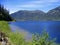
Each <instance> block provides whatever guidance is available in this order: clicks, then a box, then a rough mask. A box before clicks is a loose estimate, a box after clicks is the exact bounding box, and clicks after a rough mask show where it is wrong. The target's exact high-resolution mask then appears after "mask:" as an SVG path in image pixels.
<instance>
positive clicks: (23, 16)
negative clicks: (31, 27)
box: [11, 6, 60, 21]
mask: <svg viewBox="0 0 60 45" xmlns="http://www.w3.org/2000/svg"><path fill="white" fill-rule="evenodd" d="M59 12H60V6H58V7H56V8H54V9H51V10H49V11H48V12H47V13H45V12H43V11H41V10H33V11H31V10H19V11H17V12H15V13H12V14H11V16H12V17H13V18H14V19H15V20H18V21H22V20H24V21H25V20H60V14H59Z"/></svg>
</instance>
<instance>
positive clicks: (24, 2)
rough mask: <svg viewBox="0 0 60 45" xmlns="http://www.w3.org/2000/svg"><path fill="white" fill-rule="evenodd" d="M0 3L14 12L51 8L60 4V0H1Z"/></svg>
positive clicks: (47, 9) (46, 10)
mask: <svg viewBox="0 0 60 45" xmlns="http://www.w3.org/2000/svg"><path fill="white" fill-rule="evenodd" d="M0 3H1V4H2V5H4V7H5V8H6V9H7V10H9V11H10V13H14V12H16V11H19V10H42V11H44V12H48V11H49V10H51V9H53V8H56V7H58V6H60V0H0Z"/></svg>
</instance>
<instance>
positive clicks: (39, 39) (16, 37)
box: [0, 21, 59, 45]
mask: <svg viewBox="0 0 60 45" xmlns="http://www.w3.org/2000/svg"><path fill="white" fill-rule="evenodd" d="M0 31H2V32H4V33H5V34H6V35H7V36H8V37H9V39H10V40H11V43H12V44H14V45H59V44H57V43H56V42H55V41H54V39H53V40H50V39H49V35H48V33H47V32H45V31H44V32H42V34H33V35H32V41H30V42H29V41H28V42H26V41H25V38H24V35H23V34H21V33H18V32H11V30H10V28H9V25H8V22H6V21H0Z"/></svg>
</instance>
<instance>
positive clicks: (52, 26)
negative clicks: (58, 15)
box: [10, 21, 60, 42]
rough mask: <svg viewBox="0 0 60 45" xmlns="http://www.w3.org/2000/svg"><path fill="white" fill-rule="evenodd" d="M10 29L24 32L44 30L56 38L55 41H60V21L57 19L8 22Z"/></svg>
mask: <svg viewBox="0 0 60 45" xmlns="http://www.w3.org/2000/svg"><path fill="white" fill-rule="evenodd" d="M10 27H11V29H12V31H16V30H19V31H20V32H23V33H25V32H26V34H28V36H29V34H31V33H32V32H33V33H35V32H37V33H41V31H43V30H46V31H47V32H48V33H49V35H50V36H51V37H52V38H57V42H60V22H59V21H19V22H10Z"/></svg>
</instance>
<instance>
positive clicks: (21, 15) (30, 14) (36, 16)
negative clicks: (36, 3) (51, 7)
mask: <svg viewBox="0 0 60 45" xmlns="http://www.w3.org/2000/svg"><path fill="white" fill-rule="evenodd" d="M44 15H45V13H44V12H43V11H40V10H34V11H28V10H20V11H18V12H15V13H13V14H11V16H12V17H14V18H15V19H17V20H41V19H43V18H42V17H43V16H44Z"/></svg>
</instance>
